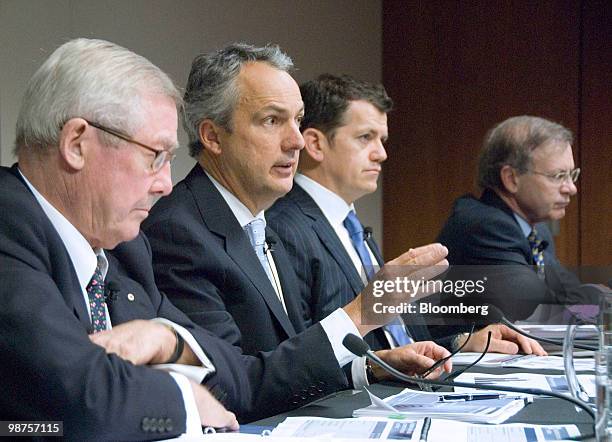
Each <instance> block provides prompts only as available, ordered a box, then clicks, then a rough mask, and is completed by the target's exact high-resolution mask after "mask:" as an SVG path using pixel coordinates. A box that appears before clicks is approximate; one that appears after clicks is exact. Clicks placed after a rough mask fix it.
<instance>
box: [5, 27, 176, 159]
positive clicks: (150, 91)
mask: <svg viewBox="0 0 612 442" xmlns="http://www.w3.org/2000/svg"><path fill="white" fill-rule="evenodd" d="M149 95H162V96H167V97H169V98H171V99H172V100H173V101H174V102H175V103H176V106H177V110H178V109H180V108H181V106H182V100H181V96H180V93H179V91H178V90H177V88H176V86H175V85H174V84H173V82H172V80H171V79H170V78H169V77H168V75H166V74H165V73H164V72H162V71H161V69H159V68H158V67H157V66H155V65H154V64H153V63H151V62H150V61H149V60H147V59H146V58H144V57H142V56H140V55H137V54H135V53H133V52H131V51H129V50H127V49H125V48H123V47H121V46H118V45H116V44H114V43H110V42H108V41H104V40H92V39H85V38H79V39H75V40H71V41H69V42H67V43H65V44H63V45H62V46H60V47H59V48H58V49H56V50H55V51H54V52H53V53H52V54H51V56H50V57H49V58H48V59H47V60H46V61H45V62H44V63H43V65H42V66H41V67H40V68H39V69H38V70H37V71H36V73H35V74H34V75H33V76H32V78H31V79H30V81H29V83H28V86H27V89H26V92H25V94H24V97H23V100H22V104H21V109H20V111H19V116H18V119H17V129H16V132H17V135H16V140H15V153H16V154H19V152H20V151H22V150H23V149H33V148H38V149H44V148H48V147H50V146H57V145H58V141H59V140H58V137H59V132H60V130H61V128H62V126H63V125H64V123H65V122H66V121H68V120H70V119H71V118H77V117H81V118H85V119H88V120H91V121H95V122H97V123H99V124H103V125H105V126H108V127H111V128H113V129H116V130H119V131H121V132H123V133H128V134H129V133H132V132H133V131H135V130H136V129H137V128H138V127H139V126H140V125H142V124H143V123H144V121H142V114H141V112H140V102H141V99H142V98H143V97H145V96H149Z"/></svg>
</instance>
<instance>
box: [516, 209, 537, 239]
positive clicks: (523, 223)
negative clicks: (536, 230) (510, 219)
mask: <svg viewBox="0 0 612 442" xmlns="http://www.w3.org/2000/svg"><path fill="white" fill-rule="evenodd" d="M513 215H514V218H515V219H516V222H517V223H518V224H519V226H520V227H521V230H522V231H523V235H525V238H527V237H528V236H529V234H530V233H531V230H532V229H533V227H531V225H530V224H529V223H528V222H527V221H525V218H523V217H522V216H520V215H519V214H518V213H516V212H513Z"/></svg>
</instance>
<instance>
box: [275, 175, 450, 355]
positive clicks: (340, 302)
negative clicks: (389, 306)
mask: <svg viewBox="0 0 612 442" xmlns="http://www.w3.org/2000/svg"><path fill="white" fill-rule="evenodd" d="M266 219H267V221H268V223H269V225H270V226H271V227H272V228H273V229H274V230H275V231H276V232H277V234H278V235H279V236H280V238H281V240H282V242H283V245H284V246H285V248H286V250H287V252H288V253H289V255H290V256H291V259H290V262H291V264H292V265H293V269H294V270H295V273H296V274H297V276H298V282H299V286H300V294H301V295H302V298H303V299H304V302H305V304H306V308H307V311H306V314H307V316H309V319H310V320H311V321H312V322H316V321H320V320H321V319H323V318H324V317H326V316H327V315H329V314H330V313H331V312H333V311H334V310H336V309H337V308H339V307H343V306H344V305H346V304H348V303H349V302H351V301H352V300H353V299H355V297H356V296H357V295H359V293H360V292H361V291H362V290H363V288H364V285H363V282H362V280H361V277H360V275H359V273H358V272H357V270H356V269H355V266H354V265H353V262H352V261H351V258H350V256H349V254H348V253H347V252H346V250H345V248H344V246H343V245H342V242H341V241H340V239H339V238H338V236H337V235H336V232H335V231H334V228H333V227H332V226H331V224H330V223H329V221H328V220H327V218H326V217H325V215H324V214H323V212H322V211H321V209H320V208H319V206H318V205H317V203H316V202H315V201H314V200H313V199H312V198H311V197H310V195H308V193H306V192H305V191H304V189H302V188H301V187H300V186H299V185H298V184H294V186H293V189H292V190H291V191H290V192H289V193H288V194H287V195H285V196H284V197H283V198H280V199H279V200H278V201H277V202H276V203H275V204H274V205H273V206H272V207H271V208H270V209H269V210H267V211H266ZM366 241H367V243H368V246H369V247H370V249H371V250H372V252H373V253H374V255H375V257H376V260H377V261H378V264H379V265H383V264H384V261H383V258H382V255H381V253H380V249H379V248H378V245H377V244H376V242H375V241H374V238H372V237H369V238H368V239H367V240H366ZM404 322H405V324H406V327H407V328H408V330H409V332H410V334H411V335H412V337H413V338H414V339H415V340H416V341H426V340H431V336H430V334H429V332H428V330H427V326H426V325H425V323H424V321H423V318H422V316H421V315H419V314H410V315H406V316H405V317H404ZM366 340H367V341H368V343H369V344H370V347H372V348H373V349H375V350H379V349H385V348H389V344H388V341H387V339H386V337H385V335H384V331H383V330H382V328H381V329H377V330H375V331H374V332H372V333H370V334H369V335H368V336H366ZM444 344H446V345H449V344H450V340H444Z"/></svg>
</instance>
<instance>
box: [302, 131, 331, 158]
mask: <svg viewBox="0 0 612 442" xmlns="http://www.w3.org/2000/svg"><path fill="white" fill-rule="evenodd" d="M302 136H303V137H304V150H305V151H306V152H308V156H309V157H310V158H312V159H313V160H314V161H316V162H317V163H321V162H323V159H324V158H325V152H326V151H327V149H329V140H328V139H327V136H326V135H325V134H324V133H323V132H321V131H320V130H319V129H315V128H314V127H309V128H308V129H306V130H305V131H304V132H303V133H302Z"/></svg>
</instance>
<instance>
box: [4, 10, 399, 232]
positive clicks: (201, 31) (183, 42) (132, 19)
mask: <svg viewBox="0 0 612 442" xmlns="http://www.w3.org/2000/svg"><path fill="white" fill-rule="evenodd" d="M381 8H382V6H381V1H379V0H350V1H348V0H333V1H327V0H311V1H296V0H284V1H282V0H258V1H248V0H233V1H214V0H120V1H117V0H110V1H107V0H52V1H51V0H0V42H1V44H0V162H1V163H2V165H5V166H6V165H10V164H12V163H13V162H14V161H15V158H14V157H13V155H12V152H11V151H12V147H13V142H14V128H15V121H16V118H17V111H18V108H19V103H20V100H21V96H22V94H23V90H24V88H25V85H26V82H27V80H28V79H29V77H30V76H31V75H32V74H33V73H34V71H35V70H36V68H37V67H38V66H39V65H40V64H41V63H42V61H43V60H44V59H45V58H46V57H47V56H48V55H49V54H50V53H51V52H52V51H53V50H54V49H55V48H56V47H58V46H59V45H61V44H62V43H64V42H65V41H67V40H69V39H71V38H75V37H91V38H102V39H106V40H110V41H113V42H115V43H117V44H120V45H123V46H125V47H127V48H129V49H131V50H133V51H135V52H137V53H139V54H141V55H144V56H145V57H147V58H149V59H150V60H151V61H153V63H155V64H157V65H158V66H160V67H161V68H162V69H163V70H165V71H166V72H168V73H169V74H170V76H171V77H172V78H173V79H174V80H175V82H176V83H177V84H178V85H179V86H181V87H183V86H184V85H185V82H186V79H187V74H188V72H189V68H190V65H191V61H192V59H193V57H194V56H195V55H196V54H198V53H200V52H207V51H210V50H213V49H216V48H219V47H221V46H223V45H225V44H227V43H230V42H234V41H245V42H249V43H253V44H265V43H268V42H272V43H277V44H279V45H280V46H281V47H282V48H283V49H284V50H285V51H286V52H287V53H288V54H290V55H291V56H292V57H293V60H294V62H295V64H296V66H297V68H298V71H297V72H296V73H295V78H296V80H297V81H298V82H301V81H304V80H307V79H310V78H312V77H314V76H316V75H317V74H319V73H321V72H332V73H348V74H351V75H354V76H356V77H358V78H361V79H363V80H367V81H376V82H379V81H381V77H382V75H381V63H382V62H381V60H382V55H381V54H382V43H381V38H382V12H381ZM391 118H393V117H392V115H391ZM391 136H393V134H391ZM180 139H181V141H183V142H184V141H185V137H184V134H182V133H181V134H180ZM390 154H391V155H392V154H393V153H392V152H391V153H390ZM193 164H194V161H193V160H192V159H191V158H190V157H189V156H188V154H187V149H186V148H185V149H182V151H181V152H180V153H179V155H178V158H177V160H176V163H175V166H173V179H174V181H175V182H176V181H177V180H180V179H181V178H183V177H184V176H185V174H186V173H187V172H188V171H189V170H190V169H191V167H192V165H193ZM358 210H359V212H360V214H361V218H362V220H363V222H364V223H365V224H367V225H371V226H372V227H373V228H374V231H375V232H376V236H377V237H378V239H380V238H381V237H382V221H381V218H382V216H381V196H380V188H379V192H377V193H376V194H374V195H371V196H369V197H366V198H364V199H363V200H361V201H360V203H359V204H358Z"/></svg>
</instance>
